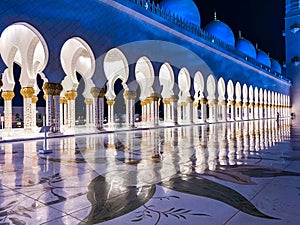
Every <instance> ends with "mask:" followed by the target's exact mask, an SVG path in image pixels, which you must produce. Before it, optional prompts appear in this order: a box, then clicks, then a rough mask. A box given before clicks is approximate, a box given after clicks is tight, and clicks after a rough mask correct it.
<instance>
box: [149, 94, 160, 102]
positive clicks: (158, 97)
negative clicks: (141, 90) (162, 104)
mask: <svg viewBox="0 0 300 225" xmlns="http://www.w3.org/2000/svg"><path fill="white" fill-rule="evenodd" d="M149 98H150V99H151V100H152V101H159V99H160V94H156V93H152V94H151V95H150V97H149Z"/></svg>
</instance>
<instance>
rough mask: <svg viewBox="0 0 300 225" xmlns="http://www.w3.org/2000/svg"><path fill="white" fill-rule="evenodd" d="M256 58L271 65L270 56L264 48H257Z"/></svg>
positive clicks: (266, 64)
mask: <svg viewBox="0 0 300 225" xmlns="http://www.w3.org/2000/svg"><path fill="white" fill-rule="evenodd" d="M256 60H257V61H258V62H260V63H261V64H264V65H265V66H268V67H271V60H270V57H269V56H268V55H267V54H266V53H265V52H264V51H262V50H260V49H257V50H256Z"/></svg>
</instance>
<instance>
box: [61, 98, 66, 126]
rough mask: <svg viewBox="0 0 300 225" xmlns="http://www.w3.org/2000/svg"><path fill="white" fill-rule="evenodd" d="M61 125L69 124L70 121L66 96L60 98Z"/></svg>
mask: <svg viewBox="0 0 300 225" xmlns="http://www.w3.org/2000/svg"><path fill="white" fill-rule="evenodd" d="M59 102H60V126H62V125H67V122H68V113H67V112H68V108H67V107H68V105H67V103H68V101H67V99H66V98H64V97H63V98H60V100H59Z"/></svg>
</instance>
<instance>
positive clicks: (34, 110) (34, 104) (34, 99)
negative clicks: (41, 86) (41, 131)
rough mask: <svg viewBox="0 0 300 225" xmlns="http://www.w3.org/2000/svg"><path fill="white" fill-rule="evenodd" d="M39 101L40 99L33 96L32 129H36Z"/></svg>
mask: <svg viewBox="0 0 300 225" xmlns="http://www.w3.org/2000/svg"><path fill="white" fill-rule="evenodd" d="M37 101H38V97H37V96H35V95H33V96H32V100H31V102H32V104H31V115H32V129H35V128H36V127H37V126H36V103H37Z"/></svg>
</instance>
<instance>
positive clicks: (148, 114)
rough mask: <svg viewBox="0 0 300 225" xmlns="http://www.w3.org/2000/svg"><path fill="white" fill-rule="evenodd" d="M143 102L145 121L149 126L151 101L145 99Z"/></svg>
mask: <svg viewBox="0 0 300 225" xmlns="http://www.w3.org/2000/svg"><path fill="white" fill-rule="evenodd" d="M145 101H146V121H147V124H149V123H151V121H152V114H151V99H150V97H148V98H146V100H145Z"/></svg>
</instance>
